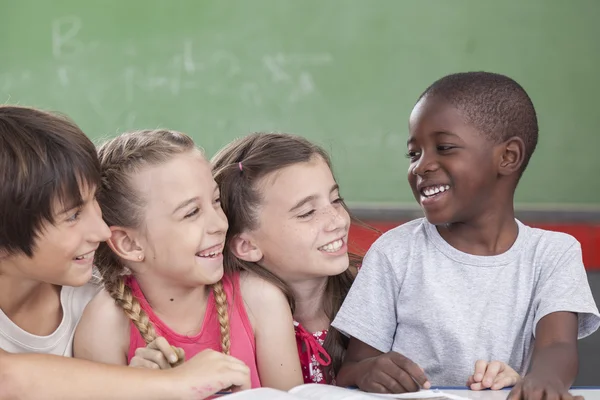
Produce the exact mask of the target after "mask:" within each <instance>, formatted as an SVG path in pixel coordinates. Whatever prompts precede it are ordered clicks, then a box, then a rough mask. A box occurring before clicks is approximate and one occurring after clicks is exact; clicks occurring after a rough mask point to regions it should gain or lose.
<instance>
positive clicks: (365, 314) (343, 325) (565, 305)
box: [332, 219, 600, 385]
mask: <svg viewBox="0 0 600 400" xmlns="http://www.w3.org/2000/svg"><path fill="white" fill-rule="evenodd" d="M517 223H518V226H519V234H518V237H517V240H516V241H515V243H514V244H513V246H512V247H511V248H510V249H509V250H508V251H506V252H505V253H503V254H500V255H497V256H475V255H471V254H466V253H463V252H461V251H459V250H457V249H455V248H454V247H452V246H450V245H449V244H448V243H447V242H446V241H445V240H444V239H443V238H442V237H441V236H440V234H439V233H438V231H437V229H436V228H435V226H434V225H432V224H430V223H429V222H428V221H427V220H426V219H418V220H415V221H411V222H409V223H406V224H404V225H401V226H399V227H397V228H395V229H392V230H391V231H388V232H386V233H385V234H384V235H382V236H381V237H380V238H379V239H378V240H377V241H376V242H375V243H374V244H373V246H372V247H371V249H370V250H369V251H368V253H367V255H366V257H365V259H364V262H363V266H362V268H361V270H360V272H359V273H358V276H357V278H356V281H355V282H354V284H353V286H352V288H351V290H350V292H349V293H348V296H347V298H346V300H345V301H344V304H343V305H342V308H341V309H340V311H339V312H338V314H337V316H336V318H335V320H334V322H333V324H332V325H333V326H334V327H336V328H337V329H339V330H340V331H342V332H343V333H344V334H346V335H349V336H353V337H355V338H356V339H358V340H360V341H362V342H364V343H366V344H368V345H370V346H372V347H374V348H376V349H377V350H380V351H382V352H384V353H385V352H389V351H392V350H393V351H396V352H398V353H401V354H403V355H405V356H406V357H408V358H410V359H411V360H413V361H414V362H416V363H417V364H419V365H420V366H421V367H422V368H423V369H424V370H425V373H426V374H427V376H428V378H429V380H430V382H431V384H432V385H465V384H466V382H467V379H468V377H469V376H470V375H472V374H473V369H474V365H475V362H476V361H477V360H478V359H484V360H488V361H492V360H500V361H504V362H506V363H507V364H508V365H510V366H511V367H512V368H514V369H515V370H516V371H517V372H519V373H520V374H524V373H525V372H526V371H527V368H528V365H529V361H530V358H531V353H532V351H533V344H534V339H535V338H534V336H535V327H536V325H537V323H538V321H539V320H540V319H541V318H542V317H544V316H545V315H548V314H550V313H553V312H557V311H570V312H574V313H578V316H579V338H583V337H585V336H588V335H590V334H592V333H593V332H594V331H596V329H598V326H599V325H600V317H599V315H598V309H597V307H596V304H595V302H594V299H593V297H592V293H591V291H590V287H589V283H588V281H587V275H586V272H585V269H584V266H583V261H582V257H581V246H580V244H579V242H578V241H577V240H575V238H573V237H572V236H570V235H567V234H564V233H558V232H551V231H545V230H541V229H536V228H531V227H528V226H526V225H524V224H522V223H521V222H519V221H517Z"/></svg>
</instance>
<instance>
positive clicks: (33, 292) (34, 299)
mask: <svg viewBox="0 0 600 400" xmlns="http://www.w3.org/2000/svg"><path fill="white" fill-rule="evenodd" d="M51 294H55V296H56V298H57V299H58V297H59V296H60V286H56V285H53V284H51V283H46V282H40V281H34V280H30V279H25V278H22V277H18V276H10V275H6V274H0V309H2V311H4V313H5V314H6V315H8V316H10V315H13V314H16V313H19V312H20V311H23V310H24V309H28V308H30V307H35V306H36V305H37V304H38V303H40V302H45V301H48V295H51Z"/></svg>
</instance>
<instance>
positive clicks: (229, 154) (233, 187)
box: [211, 133, 362, 380]
mask: <svg viewBox="0 0 600 400" xmlns="http://www.w3.org/2000/svg"><path fill="white" fill-rule="evenodd" d="M315 157H320V158H322V159H323V161H325V162H326V163H327V165H328V166H329V168H330V169H331V160H330V158H329V155H328V154H327V152H326V151H325V150H323V149H322V148H321V147H319V146H317V145H315V144H313V143H311V142H309V141H308V140H306V139H304V138H303V137H300V136H295V135H290V134H278V133H253V134H251V135H248V136H245V137H243V138H239V139H237V140H235V141H233V142H231V143H230V144H228V145H227V146H225V147H224V148H223V149H221V150H220V151H219V152H218V153H217V154H216V155H215V156H214V157H213V159H212V160H211V162H212V164H213V173H214V177H215V180H216V181H217V183H218V185H219V188H220V190H221V205H222V207H223V210H224V211H225V214H226V215H227V219H228V221H229V230H228V231H227V239H226V241H225V244H226V245H225V250H224V253H223V255H224V257H225V261H224V263H225V267H226V268H233V269H237V270H246V271H250V272H253V273H255V274H257V275H259V276H260V277H262V278H264V279H266V280H268V281H270V282H272V283H273V284H275V285H276V286H278V287H279V288H280V289H281V290H282V291H283V293H284V294H285V296H286V297H287V299H288V301H289V303H290V307H291V309H292V313H294V311H295V300H294V295H293V293H292V291H291V289H290V287H289V286H288V285H287V284H286V283H285V282H284V281H283V280H282V279H280V278H279V277H278V276H276V275H275V274H273V273H272V272H270V271H269V270H267V269H265V268H264V267H262V266H260V265H258V264H257V263H253V262H248V261H244V260H240V259H238V258H237V257H235V255H233V253H232V252H231V250H230V248H229V247H230V246H229V243H230V242H231V239H232V238H233V237H235V236H236V235H239V234H240V233H242V232H243V231H245V230H252V229H255V228H257V227H258V226H257V225H258V218H257V209H258V207H259V206H260V204H261V200H262V196H261V193H260V190H259V187H258V183H259V181H260V179H261V178H263V177H265V176H267V175H268V174H271V173H273V172H276V171H279V170H281V169H282V168H285V167H288V166H291V165H294V164H298V163H303V162H309V161H311V160H313V159H314V158H315ZM239 163H242V164H241V165H242V171H240V164H239ZM342 204H343V203H342ZM344 207H345V208H346V205H345V204H344ZM346 209H347V208H346ZM353 221H357V220H356V219H354V218H353ZM361 262H362V257H361V256H359V255H356V254H353V253H350V267H351V268H349V269H347V270H346V271H344V272H342V273H341V274H339V275H335V276H331V277H329V279H328V281H327V285H326V287H325V293H324V296H323V303H322V307H323V310H324V312H325V314H326V315H327V317H328V318H329V320H330V321H333V319H334V318H335V315H336V314H337V312H338V311H339V309H340V307H341V305H342V302H343V300H344V299H345V297H346V295H347V294H348V291H349V290H350V286H351V285H352V282H353V281H354V276H355V272H356V270H357V268H358V267H359V266H360V263H361ZM324 347H325V350H327V352H328V353H329V355H330V357H331V360H332V362H331V365H330V367H329V370H330V371H331V372H332V373H333V374H335V373H337V371H338V370H339V367H340V366H341V363H342V360H343V357H344V354H345V351H346V347H347V340H346V339H345V337H344V336H343V335H342V334H341V333H340V332H338V331H337V330H336V329H334V328H333V327H331V328H330V330H329V333H328V334H327V338H326V340H325V343H324ZM326 375H327V377H326V378H327V379H328V380H329V378H330V376H329V375H330V374H329V373H328V374H326Z"/></svg>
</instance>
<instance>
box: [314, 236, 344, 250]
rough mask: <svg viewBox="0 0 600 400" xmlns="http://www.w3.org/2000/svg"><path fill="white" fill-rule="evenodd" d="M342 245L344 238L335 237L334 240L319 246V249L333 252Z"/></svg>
mask: <svg viewBox="0 0 600 400" xmlns="http://www.w3.org/2000/svg"><path fill="white" fill-rule="evenodd" d="M343 245H344V240H343V239H337V240H334V241H333V242H329V243H327V244H326V245H323V246H321V247H319V250H321V251H324V252H326V253H335V252H336V251H338V250H339V249H341V248H342V246H343Z"/></svg>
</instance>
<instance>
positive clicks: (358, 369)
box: [336, 337, 384, 386]
mask: <svg viewBox="0 0 600 400" xmlns="http://www.w3.org/2000/svg"><path fill="white" fill-rule="evenodd" d="M382 354H384V353H382V352H381V351H379V350H377V349H376V348H374V347H371V346H369V345H368V344H365V343H363V342H361V341H360V340H358V339H356V338H353V337H351V338H350V342H349V343H348V349H347V350H346V355H345V357H344V363H343V364H342V367H341V368H340V372H338V375H337V377H336V384H337V385H338V386H357V382H358V381H359V379H360V377H361V376H364V375H365V373H366V371H365V370H364V367H365V361H366V364H368V362H369V360H370V359H372V358H374V357H377V356H380V355H382ZM367 367H368V365H367Z"/></svg>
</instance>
